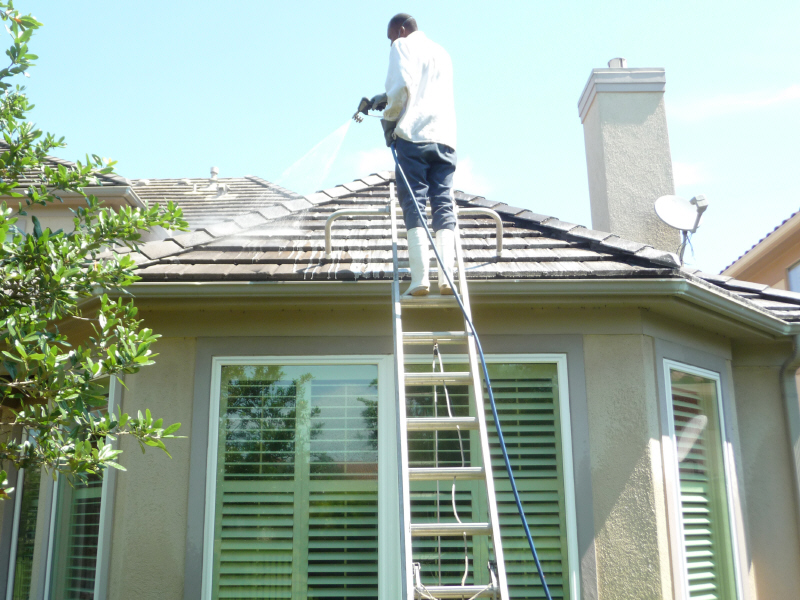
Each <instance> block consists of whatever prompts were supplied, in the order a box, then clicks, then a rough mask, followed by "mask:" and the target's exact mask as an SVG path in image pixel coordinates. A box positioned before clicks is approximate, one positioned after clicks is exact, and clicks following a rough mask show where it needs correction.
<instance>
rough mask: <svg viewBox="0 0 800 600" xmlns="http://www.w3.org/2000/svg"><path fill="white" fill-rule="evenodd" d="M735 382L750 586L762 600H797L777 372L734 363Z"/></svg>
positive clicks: (798, 565) (798, 572)
mask: <svg viewBox="0 0 800 600" xmlns="http://www.w3.org/2000/svg"><path fill="white" fill-rule="evenodd" d="M749 362H752V361H749ZM733 379H734V385H735V388H736V408H737V412H738V416H739V424H740V429H739V436H740V443H741V446H742V458H741V460H742V472H743V475H744V480H745V481H744V484H745V489H746V490H747V506H746V512H747V523H748V529H749V535H748V538H749V550H750V552H749V564H748V573H747V574H746V576H747V577H748V578H749V580H750V581H749V582H748V583H749V585H750V586H751V587H752V586H753V585H755V588H756V590H757V594H758V598H759V599H761V600H772V599H782V598H797V597H798V593H800V592H798V590H800V530H799V529H798V523H797V518H796V515H797V510H796V506H795V502H796V496H795V493H794V490H793V489H792V482H793V481H794V476H793V472H792V459H791V455H790V453H789V452H790V450H789V443H788V437H787V430H786V424H785V423H786V421H785V416H784V415H785V411H784V408H783V402H782V399H781V390H780V381H779V367H778V366H777V365H757V364H755V365H754V364H745V365H742V364H738V365H737V364H736V363H734V367H733Z"/></svg>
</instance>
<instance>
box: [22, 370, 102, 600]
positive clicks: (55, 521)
mask: <svg viewBox="0 0 800 600" xmlns="http://www.w3.org/2000/svg"><path fill="white" fill-rule="evenodd" d="M115 387H116V384H115V385H114V386H111V389H112V390H113V389H114V388H115ZM113 406H114V393H113V391H110V392H109V408H111V409H113ZM111 477H113V474H109V473H108V472H107V473H106V475H105V477H104V479H101V478H99V477H95V478H92V479H90V481H89V482H88V483H84V484H76V485H74V486H73V485H70V483H69V481H68V479H67V478H66V477H62V476H59V477H58V479H57V480H56V482H55V483H54V484H53V483H52V480H51V479H50V478H49V477H47V476H45V478H44V479H42V471H41V470H31V469H23V470H22V471H20V474H19V477H18V480H17V490H18V491H17V492H15V495H17V498H16V499H15V502H16V505H15V510H14V529H13V531H12V542H11V543H12V547H11V560H10V564H9V572H10V573H12V577H10V578H9V582H8V586H7V590H6V599H7V600H27V599H28V597H29V595H30V594H31V593H32V592H35V593H36V594H37V595H38V594H42V586H44V590H45V592H44V597H46V598H49V599H51V600H90V599H94V598H95V597H100V596H99V595H98V596H96V594H98V592H100V589H99V588H98V586H97V583H98V581H97V577H96V575H97V573H98V570H99V565H100V563H101V560H102V552H101V547H100V546H101V537H102V535H101V529H102V522H103V520H104V519H105V518H106V516H105V515H104V513H103V510H102V509H103V507H104V501H105V500H104V499H105V498H106V497H107V494H108V487H109V485H108V483H109V479H110V478H111ZM51 485H52V487H51ZM51 491H52V497H51V496H50V493H51ZM48 523H49V527H48ZM37 529H38V534H37ZM34 584H35V585H34ZM34 588H35V589H34Z"/></svg>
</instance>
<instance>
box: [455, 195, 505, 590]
mask: <svg viewBox="0 0 800 600" xmlns="http://www.w3.org/2000/svg"><path fill="white" fill-rule="evenodd" d="M453 205H454V206H453V208H454V210H455V211H456V227H455V246H456V264H457V267H458V289H459V292H460V296H461V303H462V305H463V307H464V316H465V319H464V321H465V325H466V324H467V323H469V324H470V325H471V324H472V306H471V304H470V298H469V286H468V284H467V271H466V269H465V268H464V250H463V248H462V247H461V229H460V227H459V226H458V213H459V210H458V206H457V205H456V203H455V202H454V203H453ZM465 329H467V328H466V327H465ZM467 355H468V357H469V370H470V373H471V374H472V390H473V395H474V396H475V398H474V400H475V416H476V417H477V418H478V423H479V427H478V430H479V432H480V435H479V436H478V437H479V438H480V445H481V461H482V463H483V469H484V472H485V473H486V476H485V488H486V496H487V506H488V509H489V523H490V524H491V527H492V542H493V544H492V545H493V550H494V559H495V561H496V563H497V579H498V581H497V584H498V588H499V590H498V591H499V592H500V598H501V600H508V598H509V596H508V579H507V577H506V568H505V564H506V562H505V558H504V554H503V542H502V538H501V537H500V516H499V513H498V510H497V494H496V490H495V486H494V476H493V474H492V454H491V448H490V447H489V430H488V428H487V424H486V407H485V405H484V402H483V379H482V377H481V369H480V367H479V365H478V351H477V348H476V345H475V332H474V331H473V330H472V329H471V328H470V329H467Z"/></svg>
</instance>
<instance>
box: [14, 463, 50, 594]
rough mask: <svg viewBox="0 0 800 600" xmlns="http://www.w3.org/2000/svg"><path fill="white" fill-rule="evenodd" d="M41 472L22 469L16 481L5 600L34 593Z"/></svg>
mask: <svg viewBox="0 0 800 600" xmlns="http://www.w3.org/2000/svg"><path fill="white" fill-rule="evenodd" d="M41 479H42V472H41V471H40V470H38V469H22V470H20V472H19V476H18V478H17V485H16V488H17V489H16V492H14V494H15V501H16V505H15V507H14V520H15V523H14V525H15V531H14V532H13V533H12V541H11V544H12V546H11V562H10V564H9V569H8V572H9V573H10V574H12V576H11V577H9V581H8V589H7V590H6V597H7V598H8V599H9V600H27V599H28V595H29V593H30V591H31V583H32V577H33V560H34V551H35V549H36V522H37V521H38V516H39V488H40V483H41Z"/></svg>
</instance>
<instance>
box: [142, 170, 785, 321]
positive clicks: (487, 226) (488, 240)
mask: <svg viewBox="0 0 800 600" xmlns="http://www.w3.org/2000/svg"><path fill="white" fill-rule="evenodd" d="M393 179H394V173H393V172H391V171H386V172H383V173H378V174H374V175H370V176H369V177H365V178H363V179H360V180H356V181H354V182H351V183H348V184H345V185H342V186H337V187H334V188H331V189H329V190H325V191H323V192H317V193H315V194H311V195H309V196H306V197H305V198H302V197H297V198H296V199H295V200H293V201H291V203H286V202H284V203H281V204H274V205H271V206H268V207H266V208H263V209H257V210H253V211H252V212H249V213H246V214H240V215H239V216H237V217H236V218H234V219H232V220H229V221H225V222H220V223H216V224H214V225H209V226H206V227H203V228H202V229H199V230H196V231H192V232H187V233H182V234H180V235H176V236H174V237H172V238H169V239H166V240H160V241H156V242H149V243H147V244H143V245H141V246H140V248H139V252H135V253H134V257H135V260H136V261H137V262H138V264H139V269H138V274H139V276H140V277H142V279H143V281H145V282H174V283H177V282H188V281H225V282H235V281H240V282H251V281H336V280H350V281H358V280H389V279H391V278H392V252H391V239H390V231H389V221H388V219H387V218H386V217H366V216H356V217H345V218H343V219H342V220H340V221H337V224H336V225H334V236H333V253H332V256H331V258H330V259H326V258H325V253H324V243H325V239H324V238H325V232H324V229H325V221H326V219H327V218H328V216H330V214H331V213H333V212H334V211H336V210H339V209H342V208H379V207H385V206H386V205H387V201H388V197H389V183H390V182H391V181H392V180H393ZM456 200H457V202H458V204H459V206H464V207H485V208H491V209H492V210H494V211H496V212H497V213H498V214H499V215H500V216H501V217H502V218H503V221H504V223H505V233H504V248H505V250H504V252H503V255H502V256H501V257H500V258H498V257H497V256H496V253H495V242H496V239H495V229H494V224H493V222H492V221H491V219H489V218H488V217H482V216H469V217H464V218H462V219H460V228H461V231H462V239H463V247H464V252H465V266H466V271H467V274H468V277H469V278H470V279H491V280H508V279H517V280H519V279H540V280H542V279H561V280H564V279H647V278H651V279H652V278H683V279H687V280H690V281H693V282H695V283H698V284H699V285H702V286H705V287H707V288H709V289H710V288H713V289H715V290H716V291H717V292H718V293H719V294H721V295H725V296H727V297H729V298H730V299H733V300H734V301H736V302H738V303H740V304H744V305H746V306H747V307H749V308H751V309H753V310H757V311H760V312H762V313H765V314H769V315H771V316H773V317H778V318H780V319H781V320H784V321H792V322H793V321H800V294H794V293H791V292H785V291H783V290H776V289H772V288H769V287H768V286H766V285H760V284H754V283H749V282H744V281H738V280H735V279H732V278H730V277H724V276H720V275H712V274H707V273H702V272H700V271H697V270H693V269H684V268H681V267H680V265H679V263H678V260H677V257H676V256H675V255H674V254H671V253H669V252H664V251H661V250H656V249H654V248H652V247H650V246H647V245H645V244H641V243H638V242H632V241H629V240H624V239H622V238H619V237H618V236H616V235H612V234H610V233H604V232H599V231H594V230H591V229H587V228H585V227H582V226H580V225H577V224H574V223H566V222H563V221H560V220H559V219H557V218H554V217H547V216H544V215H538V214H535V213H533V212H531V211H529V210H525V209H522V208H518V207H514V206H509V205H506V204H503V203H498V202H493V201H490V200H487V199H485V198H483V197H480V196H473V195H469V194H464V193H462V192H456ZM401 247H403V248H404V247H405V241H404V240H401ZM401 259H405V261H406V264H407V258H406V256H405V251H403V253H402V255H401Z"/></svg>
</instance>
